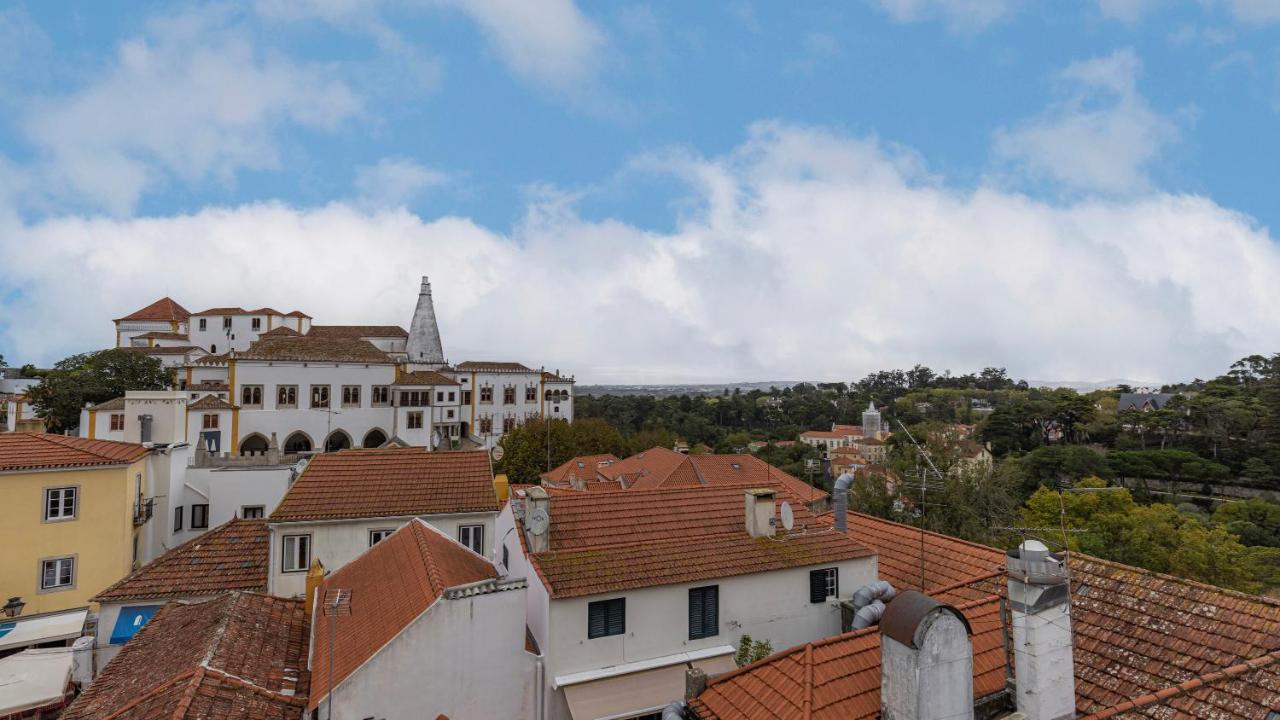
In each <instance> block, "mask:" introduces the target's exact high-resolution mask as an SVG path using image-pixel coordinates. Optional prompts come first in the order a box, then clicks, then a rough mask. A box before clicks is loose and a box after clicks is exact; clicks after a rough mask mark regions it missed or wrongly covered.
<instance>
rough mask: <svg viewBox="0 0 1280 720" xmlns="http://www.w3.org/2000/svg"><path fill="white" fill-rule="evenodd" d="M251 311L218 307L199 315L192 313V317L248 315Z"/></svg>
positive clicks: (202, 311)
mask: <svg viewBox="0 0 1280 720" xmlns="http://www.w3.org/2000/svg"><path fill="white" fill-rule="evenodd" d="M248 314H249V311H248V310H245V309H244V308H242V307H216V308H209V309H208V310H201V311H200V312H198V313H191V315H192V316H199V315H248Z"/></svg>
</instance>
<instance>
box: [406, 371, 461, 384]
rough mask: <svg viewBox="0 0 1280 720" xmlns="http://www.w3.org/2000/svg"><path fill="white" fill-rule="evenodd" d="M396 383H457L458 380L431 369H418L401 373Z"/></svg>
mask: <svg viewBox="0 0 1280 720" xmlns="http://www.w3.org/2000/svg"><path fill="white" fill-rule="evenodd" d="M394 384H396V385H457V384H458V381H457V380H454V379H453V378H451V377H448V376H445V375H441V374H440V373H438V372H433V371H431V370H417V371H415V372H409V373H401V374H400V377H398V378H396V381H395V383H394Z"/></svg>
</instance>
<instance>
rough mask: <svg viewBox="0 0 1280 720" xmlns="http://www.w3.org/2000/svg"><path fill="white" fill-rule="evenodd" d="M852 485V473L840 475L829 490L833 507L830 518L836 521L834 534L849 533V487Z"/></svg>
mask: <svg viewBox="0 0 1280 720" xmlns="http://www.w3.org/2000/svg"><path fill="white" fill-rule="evenodd" d="M850 485H853V474H852V473H841V474H840V477H838V478H836V484H835V486H834V487H833V488H832V490H831V494H832V496H834V505H833V507H832V508H831V516H832V517H833V518H834V519H835V521H836V532H849V486H850Z"/></svg>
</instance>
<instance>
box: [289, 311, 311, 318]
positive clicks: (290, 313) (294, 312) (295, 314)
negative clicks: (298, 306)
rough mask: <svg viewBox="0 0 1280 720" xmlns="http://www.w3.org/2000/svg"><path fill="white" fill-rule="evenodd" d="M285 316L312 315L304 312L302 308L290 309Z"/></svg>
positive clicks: (302, 316)
mask: <svg viewBox="0 0 1280 720" xmlns="http://www.w3.org/2000/svg"><path fill="white" fill-rule="evenodd" d="M285 317H299V318H310V317H311V316H310V315H308V314H306V313H304V312H302V311H301V310H290V311H289V312H288V313H287V314H286V315H285Z"/></svg>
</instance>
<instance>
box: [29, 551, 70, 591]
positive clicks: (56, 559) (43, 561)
mask: <svg viewBox="0 0 1280 720" xmlns="http://www.w3.org/2000/svg"><path fill="white" fill-rule="evenodd" d="M64 561H65V562H66V563H67V565H68V568H69V570H70V572H69V573H68V574H69V575H70V578H69V579H68V580H67V582H65V583H58V584H55V585H45V582H44V577H45V565H47V564H48V563H55V565H54V567H55V572H56V573H58V578H60V577H61V573H60V572H58V571H57V570H56V568H58V567H59V565H58V564H59V563H62V562H64ZM38 562H39V564H38V566H37V572H38V573H39V575H37V579H36V593H37V594H44V593H53V592H62V591H64V590H74V589H75V588H76V565H78V564H79V563H78V558H77V556H76V555H74V554H72V555H55V556H53V557H45V558H40V560H39V561H38ZM58 578H55V580H56V579H58Z"/></svg>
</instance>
